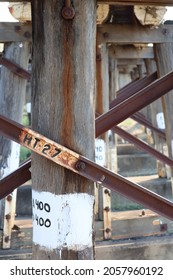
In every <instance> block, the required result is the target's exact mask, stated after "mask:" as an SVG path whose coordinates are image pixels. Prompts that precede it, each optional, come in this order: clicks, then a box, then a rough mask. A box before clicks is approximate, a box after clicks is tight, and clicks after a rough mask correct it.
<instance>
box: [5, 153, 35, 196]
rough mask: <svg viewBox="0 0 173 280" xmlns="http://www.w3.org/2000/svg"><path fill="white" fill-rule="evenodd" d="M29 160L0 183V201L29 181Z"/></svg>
mask: <svg viewBox="0 0 173 280" xmlns="http://www.w3.org/2000/svg"><path fill="white" fill-rule="evenodd" d="M30 167H31V160H30V159H28V160H27V161H26V162H24V163H22V164H21V165H20V167H19V168H18V169H17V170H15V171H14V172H12V173H11V174H9V175H8V176H6V177H5V178H3V179H2V180H1V181H0V199H2V198H4V197H5V196H7V195H9V194H10V193H11V192H13V191H14V190H15V189H16V188H17V187H19V186H21V185H23V184H24V183H25V182H27V181H28V180H30V179H31V172H30V170H29V169H30ZM7 199H8V198H7Z"/></svg>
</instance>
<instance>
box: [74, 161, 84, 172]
mask: <svg viewBox="0 0 173 280" xmlns="http://www.w3.org/2000/svg"><path fill="white" fill-rule="evenodd" d="M85 168H86V164H85V163H84V162H83V161H80V160H79V161H77V163H76V169H77V170H79V171H82V170H84V169H85Z"/></svg>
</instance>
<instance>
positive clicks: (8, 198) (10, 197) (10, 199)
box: [7, 194, 13, 202]
mask: <svg viewBox="0 0 173 280" xmlns="http://www.w3.org/2000/svg"><path fill="white" fill-rule="evenodd" d="M12 199H13V197H12V195H11V194H9V195H7V201H9V202H10V201H12Z"/></svg>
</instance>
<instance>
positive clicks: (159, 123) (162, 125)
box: [156, 112, 165, 129]
mask: <svg viewBox="0 0 173 280" xmlns="http://www.w3.org/2000/svg"><path fill="white" fill-rule="evenodd" d="M156 121H157V126H158V128H160V129H165V119H164V115H163V112H160V113H158V114H157V115H156Z"/></svg>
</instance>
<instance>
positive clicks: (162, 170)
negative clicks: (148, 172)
mask: <svg viewBox="0 0 173 280" xmlns="http://www.w3.org/2000/svg"><path fill="white" fill-rule="evenodd" d="M144 61H145V66H146V70H147V74H148V75H150V74H152V73H154V72H155V71H156V70H157V69H156V68H157V67H156V62H155V60H153V59H145V60H144ZM147 107H149V108H150V114H151V122H152V123H153V125H154V126H155V127H158V128H160V127H159V126H158V125H159V124H158V122H157V116H158V114H160V113H162V102H161V98H159V99H158V100H156V101H154V102H153V103H151V104H150V105H149V106H147ZM162 128H163V127H162ZM152 135H153V137H154V145H155V148H156V149H157V150H158V151H159V152H161V153H164V147H165V144H166V143H165V140H164V139H163V138H161V137H160V136H159V135H158V134H157V133H155V132H152ZM157 173H158V176H159V177H163V178H164V177H166V176H167V175H166V174H167V172H166V166H165V164H164V163H163V162H161V161H160V160H157Z"/></svg>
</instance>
